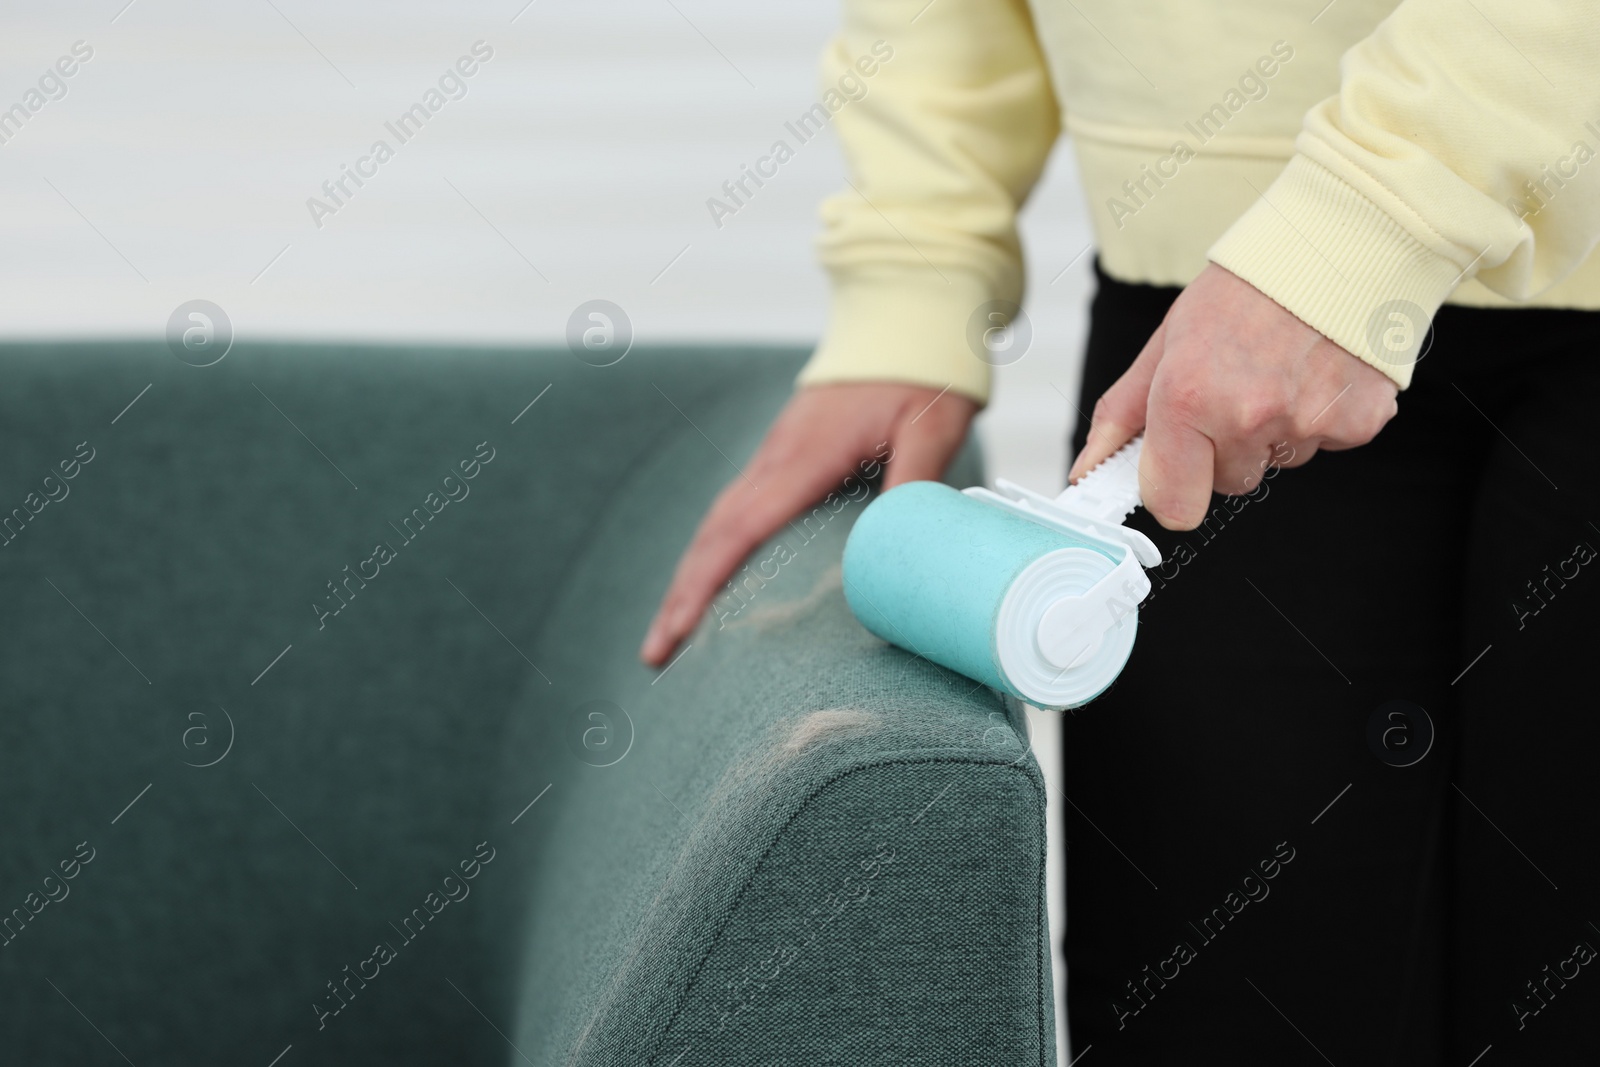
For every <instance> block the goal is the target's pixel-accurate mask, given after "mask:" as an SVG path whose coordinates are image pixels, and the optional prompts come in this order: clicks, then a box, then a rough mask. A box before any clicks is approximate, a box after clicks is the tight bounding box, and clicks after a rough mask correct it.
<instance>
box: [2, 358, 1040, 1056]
mask: <svg viewBox="0 0 1600 1067" xmlns="http://www.w3.org/2000/svg"><path fill="white" fill-rule="evenodd" d="M0 347H3V352H0V360H3V365H4V367H5V368H6V373H5V383H6V387H5V388H4V389H3V390H0V441H3V447H0V470H3V472H4V477H3V478H0V493H3V494H4V498H3V499H0V515H3V516H4V518H3V519H0V589H3V594H4V602H5V604H6V606H7V609H8V617H9V622H8V624H7V626H6V629H5V640H4V641H3V642H0V671H3V678H4V683H5V685H4V693H5V712H4V714H3V715H0V822H3V825H4V827H5V832H4V835H3V838H0V841H3V844H0V893H3V894H4V896H3V898H0V916H3V921H0V1063H4V1064H26V1065H30V1067H32V1065H45V1064H71V1065H85V1064H108V1065H109V1064H116V1063H123V1062H127V1063H132V1064H137V1065H140V1067H143V1065H145V1064H154V1063H162V1064H216V1063H224V1062H226V1063H241V1064H256V1065H259V1067H299V1065H308V1064H369V1063H370V1064H380V1063H381V1064H412V1063H415V1064H438V1063H450V1064H507V1065H510V1064H523V1063H526V1064H533V1065H538V1067H544V1065H547V1064H548V1065H557V1064H560V1065H600V1064H617V1065H621V1064H660V1065H663V1067H696V1065H711V1064H735V1063H737V1064H763V1065H776V1064H793V1065H801V1064H804V1065H807V1067H815V1065H821V1064H847V1063H848V1064H860V1063H929V1064H932V1063H949V1064H974V1063H983V1064H1001V1063H1005V1064H1039V1065H1047V1064H1054V1062H1055V1055H1056V1052H1055V1038H1054V1032H1053V1016H1052V1004H1053V997H1052V993H1051V988H1050V965H1049V964H1050V956H1049V934H1048V924H1047V922H1046V917H1045V899H1044V872H1045V829H1044V812H1045V792H1044V787H1043V782H1042V779H1041V777H1040V774H1039V770H1038V767H1037V765H1036V763H1035V762H1034V760H1033V757H1032V754H1031V752H1030V751H1029V746H1028V740H1027V737H1026V732H1025V728H1024V726H1023V723H1024V722H1025V720H1024V719H1023V718H1022V716H1021V714H1020V709H1018V708H1017V707H1015V706H1008V705H1007V704H1006V703H1003V702H1002V701H1001V699H1000V698H999V697H998V696H996V695H995V694H994V693H992V692H990V691H989V690H987V689H982V688H979V687H976V686H975V685H974V684H973V683H971V682H969V681H968V680H966V679H964V678H962V677H960V676H957V675H954V674H952V673H950V672H949V671H946V670H944V669H942V668H939V667H936V666H933V665H932V664H929V663H927V662H925V661H922V660H919V659H917V658H915V657H912V656H910V655H908V654H906V653H904V652H902V651H900V650H899V649H896V648H893V647H889V646H887V645H885V644H883V643H882V642H881V641H879V640H877V639H876V638H874V637H872V636H871V635H870V634H868V633H867V632H866V631H865V630H863V629H862V628H861V627H860V626H859V625H857V624H856V623H855V621H854V620H853V619H852V617H851V616H850V614H849V611H848V609H847V607H846V606H845V602H844V598H843V595H842V591H841V588H840V572H839V559H840V554H841V551H842V547H843V543H844V539H845V537H846V535H847V534H848V532H849V528H850V526H851V524H852V523H853V522H854V520H855V517H856V516H857V515H859V514H860V511H861V508H862V507H864V506H865V500H866V495H865V489H864V488H861V489H860V491H857V487H856V486H842V487H841V492H840V493H838V494H836V495H835V497H833V498H832V499H831V500H830V501H829V502H827V503H825V504H824V505H821V506H819V508H818V509H817V510H816V511H814V512H813V513H812V514H811V515H809V516H806V517H804V518H803V519H802V520H801V521H798V522H797V523H795V524H791V526H790V527H789V528H788V529H787V530H786V531H785V532H784V533H782V534H780V535H779V538H777V539H775V540H774V542H773V544H771V545H768V546H763V548H762V549H760V550H758V552H757V553H756V555H755V556H753V557H752V561H753V562H755V563H757V564H758V566H755V567H752V568H750V569H747V570H746V571H743V572H741V574H740V575H739V576H736V577H737V579H738V584H737V586H736V587H732V586H731V587H730V589H729V591H728V592H726V593H725V595H724V597H722V598H719V604H718V606H717V607H715V608H714V609H713V610H712V611H710V612H708V613H707V615H706V617H705V619H704V621H703V622H702V625H701V626H700V628H699V629H698V630H697V631H696V632H695V634H694V635H693V636H692V638H691V639H690V641H689V642H688V645H687V647H686V650H685V651H682V652H681V653H680V654H679V656H678V658H676V659H675V660H673V661H672V663H671V664H670V666H668V667H667V668H666V669H665V670H661V671H655V670H650V669H647V668H645V667H643V666H641V665H640V664H639V662H638V661H637V659H636V649H637V646H638V642H639V640H640V638H641V636H642V633H643V630H644V626H645V624H646V622H647V621H648V619H649V617H650V614H651V612H652V610H653V608H654V606H655V603H656V602H657V600H658V599H659V597H660V596H661V594H662V592H663V590H664V588H665V585H666V582H667V579H668V577H669V575H670V573H671V569H672V566H673V564H674V562H675V559H676V557H677V554H678V553H679V552H680V551H681V549H682V548H683V546H684V545H685V543H686V542H687V539H688V537H689V535H690V533H691V532H692V530H693V528H694V525H695V523H696V522H697V521H698V519H699V516H700V514H701V513H702V511H703V510H704V508H705V506H706V505H707V503H708V502H709V500H710V498H711V497H712V496H713V495H714V493H715V492H716V490H717V489H718V488H719V487H720V486H721V484H722V483H724V482H725V481H726V480H727V479H729V478H730V477H738V476H741V475H740V473H739V471H740V468H741V467H742V466H743V464H744V463H745V461H746V460H747V458H748V457H749V456H750V454H751V453H752V452H753V450H754V448H755V446H756V444H757V443H758V442H759V440H760V437H761V434H762V432H763V430H764V428H765V426H766V424H767V423H768V422H769V420H770V419H771V417H772V415H773V414H774V413H775V411H776V410H777V409H778V407H779V406H780V405H781V403H782V402H783V399H784V398H785V396H786V395H787V393H788V392H789V390H790V389H791V387H792V381H793V377H794V374H795V372H796V371H797V370H798V368H799V366H800V363H801V361H802V360H803V358H804V356H805V353H804V351H802V350H799V349H793V348H758V347H704V346H685V347H679V348H670V347H655V348H651V347H648V346H643V345H641V346H636V347H635V348H634V349H633V350H632V351H630V352H628V353H627V355H626V358H623V359H621V360H620V361H618V362H615V363H613V364H611V365H609V366H594V365H591V363H590V362H586V361H585V360H583V359H579V358H575V356H574V354H573V352H571V351H569V350H568V349H567V348H565V347H560V348H553V349H527V348H515V349H513V348H468V347H459V348H456V347H445V346H433V347H427V346H418V347H401V346H359V345H340V346H315V345H303V344H287V343H285V344H276V343H268V342H253V343H245V342H243V341H241V342H239V343H237V344H235V345H233V347H232V348H231V349H230V350H228V351H227V352H226V354H225V358H222V359H220V360H218V361H216V362H214V363H212V364H210V365H208V366H196V365H193V364H192V362H191V361H185V360H182V359H179V358H175V356H174V351H171V350H169V348H168V346H167V345H164V344H161V343H159V342H158V343H148V344H147V343H105V342H82V343H10V344H7V345H4V346H0ZM978 476H979V468H978V463H977V457H976V455H975V453H974V452H973V451H972V450H971V449H969V450H968V451H966V452H965V453H963V457H962V458H961V460H960V461H959V462H958V463H957V464H956V467H955V468H954V472H953V475H952V477H953V479H954V480H955V481H957V482H960V481H971V480H974V479H976V478H977V477H978ZM778 540H784V542H785V544H786V545H787V546H788V549H789V550H788V551H784V552H781V553H777V552H774V551H773V548H774V546H775V545H776V543H777V541H778ZM774 559H781V563H773V560H774Z"/></svg>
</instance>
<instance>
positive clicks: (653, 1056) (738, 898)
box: [647, 757, 1055, 1065]
mask: <svg viewBox="0 0 1600 1067" xmlns="http://www.w3.org/2000/svg"><path fill="white" fill-rule="evenodd" d="M941 763H943V764H966V765H968V766H974V767H999V768H1001V769H1002V770H1003V769H1005V768H1008V767H1010V768H1015V769H1016V770H1017V772H1018V773H1019V774H1020V775H1021V777H1022V778H1023V779H1024V780H1025V781H1026V782H1027V783H1028V784H1029V786H1031V787H1032V789H1033V791H1034V793H1035V794H1036V795H1038V796H1039V798H1040V800H1041V801H1043V802H1047V800H1048V798H1047V797H1045V796H1044V795H1043V791H1042V790H1041V789H1040V788H1039V782H1038V776H1039V773H1040V772H1038V771H1037V769H1034V770H1031V771H1030V770H1027V769H1024V768H1022V767H1020V766H1018V765H1017V764H1016V763H1015V762H1004V761H1001V760H974V759H958V758H954V757H928V758H924V759H891V760H880V761H876V762H873V763H865V764H862V765H861V766H858V767H851V768H848V769H846V770H843V771H840V772H838V773H837V774H835V775H833V776H832V777H830V778H828V779H826V780H825V781H823V782H822V783H821V784H819V785H818V786H817V787H816V788H815V789H813V790H812V791H811V793H810V794H809V795H808V796H807V797H806V799H805V800H804V801H803V802H802V803H801V804H800V806H799V807H797V808H795V810H794V811H793V812H791V813H790V815H789V817H788V818H787V819H785V820H784V822H783V825H782V826H780V827H779V828H778V830H777V832H776V833H775V834H773V836H772V840H771V841H769V842H768V843H767V847H766V848H765V849H763V850H762V852H761V857H760V858H759V859H758V860H756V862H755V864H754V865H753V866H752V867H751V868H750V874H749V875H748V877H746V878H745V880H744V884H743V885H741V886H740V887H739V892H738V893H737V894H735V896H734V899H733V903H732V906H731V907H730V908H729V909H728V914H727V917H726V918H724V919H723V921H722V922H721V923H720V924H719V926H718V928H717V931H716V933H715V934H714V935H713V936H712V938H711V940H710V942H709V944H707V946H706V950H705V952H704V953H702V954H701V957H700V959H699V961H698V962H697V963H696V964H695V966H694V970H693V972H692V973H691V974H690V975H689V980H688V981H687V982H685V983H684V986H683V993H682V994H681V998H680V1003H679V1004H678V1006H677V1007H676V1008H674V1009H673V1012H672V1016H671V1018H669V1019H668V1020H667V1024H666V1025H665V1026H664V1027H662V1029H661V1036H660V1037H659V1038H658V1039H657V1040H656V1041H655V1042H654V1046H655V1047H654V1048H652V1049H651V1051H650V1055H649V1058H648V1060H647V1062H648V1063H649V1064H651V1065H654V1064H655V1062H656V1060H657V1058H658V1057H659V1056H660V1055H661V1046H662V1045H663V1044H665V1043H666V1040H667V1036H668V1035H669V1034H670V1033H671V1032H672V1028H673V1026H675V1025H676V1024H677V1021H678V1019H679V1018H680V1017H681V1016H682V1015H683V1011H684V1009H685V1008H686V1007H687V1006H688V1000H689V994H690V991H691V990H692V989H693V988H694V985H695V983H696V982H697V981H699V978H700V972H701V971H702V970H704V969H705V965H706V963H707V962H708V961H709V960H710V959H711V955H712V953H713V952H715V951H716V949H717V947H718V945H719V944H720V943H721V941H722V937H723V934H725V933H726V932H727V930H728V927H729V926H730V925H732V922H733V916H734V914H735V913H736V912H737V911H738V910H739V906H740V905H741V904H742V903H743V902H744V898H745V894H746V893H748V892H749V890H750V887H751V886H752V885H753V884H754V883H755V880H756V876H757V875H758V874H759V873H760V872H761V870H762V868H763V867H764V866H765V865H766V862H767V860H768V858H769V857H770V856H771V855H772V850H773V849H775V848H777V846H778V842H779V841H781V840H782V839H783V835H784V834H785V833H786V832H788V830H789V828H790V826H792V825H793V824H794V822H795V820H797V819H798V818H800V816H801V815H803V814H804V813H805V812H806V810H807V809H808V808H809V807H810V806H811V803H812V801H814V800H816V799H817V798H818V797H820V796H821V795H822V794H823V793H824V792H825V791H826V790H827V789H828V788H829V787H831V786H833V785H836V784H838V783H839V782H841V781H843V780H844V779H846V778H848V777H850V776H851V775H855V774H860V773H862V772H864V771H870V770H877V769H880V768H883V767H897V766H921V765H926V764H941ZM1041 840H1044V844H1045V847H1046V849H1048V847H1049V841H1048V840H1047V839H1046V835H1041ZM1044 871H1045V864H1042V863H1041V864H1040V865H1039V872H1040V873H1039V879H1038V881H1037V883H1036V884H1037V885H1039V886H1041V887H1042V884H1043V880H1044ZM1039 899H1040V898H1039V894H1038V893H1036V894H1035V902H1034V933H1035V935H1037V934H1038V932H1039V922H1040V915H1039V908H1040V903H1039ZM1046 940H1048V937H1047V938H1046ZM1035 941H1036V942H1037V941H1038V937H1037V936H1035ZM1037 958H1038V960H1039V961H1040V965H1041V966H1042V959H1043V956H1042V953H1041V954H1040V955H1039V956H1038V957H1037ZM1035 990H1036V992H1037V994H1038V995H1037V996H1036V997H1035V999H1036V1000H1038V1001H1042V1000H1043V999H1044V985H1043V978H1042V974H1041V973H1036V974H1035ZM1050 1010H1051V1011H1052V1012H1053V1011H1054V1010H1055V1008H1054V1005H1053V1004H1052V1005H1051V1007H1050ZM1035 1014H1036V1017H1037V1020H1038V1026H1039V1045H1040V1063H1041V1065H1045V1064H1046V1063H1047V1061H1046V1059H1045V1053H1046V1051H1047V1050H1046V1049H1045V1048H1044V1045H1045V1041H1044V1007H1043V1005H1042V1004H1041V1005H1040V1006H1039V1007H1038V1008H1037V1009H1036V1012H1035Z"/></svg>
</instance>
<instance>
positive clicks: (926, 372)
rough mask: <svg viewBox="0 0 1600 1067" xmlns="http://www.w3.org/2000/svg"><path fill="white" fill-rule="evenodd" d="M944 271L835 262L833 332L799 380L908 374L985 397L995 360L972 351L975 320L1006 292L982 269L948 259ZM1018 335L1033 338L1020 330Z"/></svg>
mask: <svg viewBox="0 0 1600 1067" xmlns="http://www.w3.org/2000/svg"><path fill="white" fill-rule="evenodd" d="M941 273H942V274H943V276H944V277H943V279H941V278H940V277H939V275H936V274H934V273H933V272H932V271H930V270H919V271H915V272H903V271H899V270H895V269H893V268H878V267H872V268H852V269H847V270H841V269H837V268H836V269H835V270H834V272H833V279H834V284H833V305H832V311H831V314H830V317H829V322H828V332H827V333H826V334H825V335H824V336H823V340H822V343H821V344H820V345H818V346H817V350H816V352H815V353H814V354H813V355H812V357H811V359H810V361H808V362H807V363H806V365H805V367H804V368H803V369H802V370H801V371H800V376H799V379H798V382H799V384H800V385H818V384H821V383H824V382H865V381H888V382H909V383H913V384H917V385H926V386H931V387H932V388H934V389H944V388H946V387H948V388H949V389H950V390H951V391H953V392H957V393H961V394H963V395H965V396H969V397H971V398H972V399H974V400H976V401H978V403H980V404H982V403H986V402H987V401H988V399H989V368H990V366H991V363H988V362H985V361H984V360H982V359H980V358H978V356H977V355H976V354H975V352H974V348H973V345H972V343H971V340H970V335H971V334H972V322H973V319H974V316H977V317H979V318H980V319H981V318H982V315H981V314H980V311H979V309H980V308H982V307H984V305H986V304H988V303H990V302H991V301H995V300H997V299H1004V297H1003V296H1001V295H999V294H996V292H995V291H994V290H995V287H994V285H993V283H992V282H990V281H989V280H988V279H986V278H984V277H983V276H981V275H979V274H977V273H974V272H971V271H962V270H952V269H950V268H948V267H946V268H944V269H943V270H942V272H941ZM1006 295H1007V296H1014V295H1016V294H1006ZM981 333H982V331H981V329H980V330H979V331H978V334H977V335H978V336H979V337H981ZM1016 343H1019V344H1024V345H1025V344H1027V340H1026V339H1025V338H1023V337H1021V336H1020V335H1019V337H1018V338H1017V340H1016ZM978 347H980V348H981V347H982V346H981V342H980V344H979V346H978ZM1008 355H1009V353H1004V354H1002V355H1001V356H1000V358H999V360H996V361H997V362H998V361H1001V360H1005V358H1006V356H1008ZM991 358H993V357H991Z"/></svg>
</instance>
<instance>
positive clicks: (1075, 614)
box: [844, 438, 1161, 710]
mask: <svg viewBox="0 0 1600 1067" xmlns="http://www.w3.org/2000/svg"><path fill="white" fill-rule="evenodd" d="M1142 445H1143V439H1142V438H1135V439H1134V440H1133V441H1131V442H1129V443H1128V444H1127V445H1124V446H1123V447H1122V448H1121V449H1120V450H1118V451H1117V452H1116V453H1115V454H1114V455H1112V456H1111V457H1110V458H1108V459H1107V460H1106V461H1105V462H1103V463H1101V464H1100V465H1099V466H1097V467H1095V468H1094V469H1093V470H1092V471H1090V472H1089V473H1088V474H1086V475H1085V476H1084V477H1083V478H1081V479H1079V480H1078V484H1077V485H1074V486H1069V487H1068V488H1067V489H1066V490H1065V491H1064V492H1062V493H1061V494H1060V495H1059V496H1056V497H1048V496H1044V495H1042V494H1039V493H1034V492H1031V491H1029V490H1027V489H1024V488H1022V487H1021V486H1018V485H1013V484H1012V483H1010V482H1007V481H1004V480H1001V481H999V482H998V483H997V484H996V487H995V490H993V491H991V490H988V489H982V488H973V489H967V490H964V491H957V490H955V489H952V488H950V487H949V486H947V485H943V484H941V483H938V482H907V483H906V484H904V485H900V486H896V487H895V488H893V489H891V490H889V491H888V492H887V493H884V494H883V495H882V496H880V497H879V498H878V499H876V500H874V501H873V502H872V503H871V504H870V505H869V506H868V507H867V509H866V510H865V511H864V512H862V515H861V518H860V519H859V520H857V522H856V525H855V528H854V529H852V530H851V532H850V538H849V540H848V541H847V542H846V543H845V549H844V590H845V599H846V600H847V601H848V602H849V604H850V610H851V611H853V612H855V616H856V618H857V619H859V620H860V621H861V624H862V625H863V626H865V627H866V628H867V629H868V630H870V631H872V632H873V633H874V634H876V635H877V636H879V637H881V638H883V639H884V640H885V641H888V642H889V643H891V644H894V645H898V646H900V647H901V648H904V649H907V650H908V651H911V652H915V653H916V654H918V655H920V656H923V657H925V658H927V659H930V660H932V661H933V662H935V663H938V664H941V665H943V666H945V667H949V668H950V669H951V670H955V671H960V672H961V673H962V674H965V675H967V676H968V677H969V678H972V679H974V680H976V681H979V682H983V683H985V684H987V685H989V686H992V687H993V688H995V689H999V690H1001V691H1003V692H1006V693H1010V694H1012V695H1013V696H1017V697H1020V698H1021V699H1023V700H1026V701H1027V702H1028V703H1030V704H1035V705H1037V706H1039V707H1042V708H1053V709H1057V710H1064V709H1066V708H1075V707H1079V706H1080V705H1083V704H1087V703H1088V702H1089V701H1091V700H1093V699H1094V698H1095V697H1097V696H1099V695H1100V694H1101V693H1103V692H1104V691H1105V689H1106V687H1107V686H1109V685H1110V684H1111V683H1112V682H1113V681H1115V680H1116V677H1117V675H1118V674H1120V673H1121V671H1122V668H1123V666H1124V665H1125V664H1126V663H1127V662H1128V656H1129V655H1130V654H1131V653H1132V652H1133V639H1134V634H1135V631H1137V629H1138V625H1139V603H1140V601H1142V600H1143V599H1144V598H1145V596H1147V595H1148V594H1149V592H1150V579H1149V578H1147V577H1146V576H1145V573H1144V569H1145V568H1146V567H1153V566H1155V565H1156V564H1158V563H1160V562H1161V553H1160V552H1159V551H1158V550H1157V549H1156V546H1155V545H1154V544H1153V543H1152V542H1151V541H1150V539H1149V538H1148V537H1146V536H1145V535H1144V534H1142V533H1140V532H1139V531H1137V530H1131V529H1129V528H1128V527H1126V526H1124V525H1122V523H1123V521H1124V520H1126V519H1127V517H1128V516H1129V515H1130V514H1131V513H1132V512H1133V509H1134V508H1136V507H1138V506H1139V473H1138V472H1139V452H1140V449H1141V446H1142Z"/></svg>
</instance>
